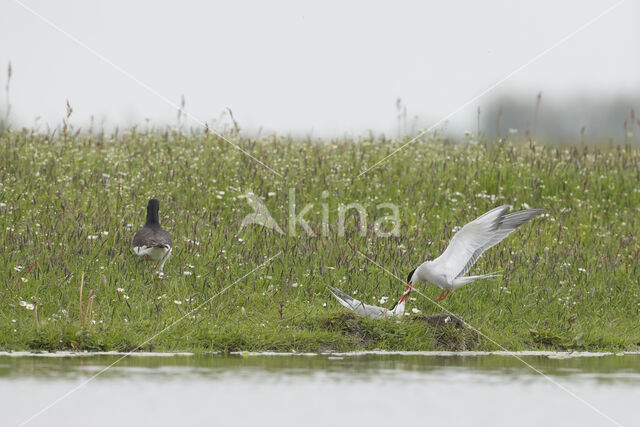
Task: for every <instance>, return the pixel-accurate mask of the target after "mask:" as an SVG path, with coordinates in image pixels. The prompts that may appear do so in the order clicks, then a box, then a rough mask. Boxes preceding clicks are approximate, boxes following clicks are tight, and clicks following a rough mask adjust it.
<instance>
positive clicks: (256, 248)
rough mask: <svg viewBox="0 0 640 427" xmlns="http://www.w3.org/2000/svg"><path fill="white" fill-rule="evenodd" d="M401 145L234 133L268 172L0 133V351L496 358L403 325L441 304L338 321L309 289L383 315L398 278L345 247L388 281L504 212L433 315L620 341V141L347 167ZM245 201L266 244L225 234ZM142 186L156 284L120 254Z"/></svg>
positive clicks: (475, 346)
mask: <svg viewBox="0 0 640 427" xmlns="http://www.w3.org/2000/svg"><path fill="white" fill-rule="evenodd" d="M405 142H406V141H395V140H394V141H390V140H379V139H376V140H370V139H361V140H358V141H351V140H349V141H347V140H339V141H331V142H321V141H292V140H290V139H287V138H278V137H271V138H265V139H262V140H259V141H255V140H247V139H234V143H237V144H238V145H239V146H240V147H242V148H243V150H245V151H247V152H248V153H250V154H251V155H252V156H254V157H256V158H257V159H259V160H260V161H262V162H264V163H265V164H266V165H268V166H269V167H271V168H273V170H274V171H276V172H277V173H278V174H281V175H282V176H278V175H277V174H274V173H272V172H271V171H270V170H269V169H267V168H265V167H263V166H260V165H259V164H257V163H256V162H255V161H254V160H252V159H251V158H249V157H248V156H246V155H244V154H243V153H242V152H240V151H239V150H237V149H235V148H234V147H232V146H231V145H230V144H229V143H228V142H225V141H223V140H221V139H219V138H215V137H211V136H205V135H199V134H193V135H186V134H184V133H181V132H177V131H174V132H165V133H161V132H142V133H140V132H138V131H136V130H135V129H131V130H128V131H125V132H122V133H121V134H120V135H119V136H118V137H117V138H114V137H105V136H103V135H96V134H90V133H87V132H80V133H77V134H70V133H67V134H65V133H60V134H58V135H55V136H54V135H44V134H39V133H33V132H29V131H11V132H4V133H2V134H0V173H1V174H2V177H3V179H2V186H0V203H1V204H0V240H1V241H2V242H3V243H2V245H3V251H2V255H1V259H0V261H1V264H0V277H1V278H2V281H1V291H0V350H89V351H108V350H120V351H127V350H132V349H135V348H136V347H138V346H139V345H140V344H142V343H145V342H146V341H147V340H148V339H149V338H150V337H152V336H154V335H156V334H158V333H160V334H159V335H158V336H156V337H155V338H153V339H152V340H151V341H149V342H147V343H146V344H144V345H143V346H142V347H141V348H140V349H139V350H140V351H176V350H184V351H196V352H198V351H236V350H248V351H268V350H272V351H291V350H296V351H327V350H335V351H349V350H371V349H382V350H434V349H441V350H448V349H454V350H455V349H459V350H462V349H466V350H498V349H499V348H497V347H496V345H495V344H493V343H492V342H491V341H490V340H488V339H486V338H483V337H482V336H477V335H474V333H472V331H469V330H454V329H449V328H447V329H437V328H431V327H428V326H425V323H424V322H423V321H421V316H424V315H428V314H433V313H439V312H441V311H442V310H440V309H439V308H438V307H436V306H434V305H433V304H432V303H431V302H430V301H429V300H427V299H426V298H424V297H423V296H421V295H418V294H414V295H413V297H415V298H416V299H415V300H412V301H410V302H409V304H408V310H409V312H410V315H409V316H406V318H405V319H403V320H402V321H400V322H398V321H396V320H395V319H387V320H382V321H375V320H369V319H362V318H359V317H355V316H351V315H348V314H345V312H344V310H343V309H342V307H340V306H339V305H338V304H337V303H336V302H335V301H333V300H332V299H331V297H330V295H329V293H328V292H327V290H326V289H325V287H324V285H325V284H333V285H336V286H338V287H340V288H341V289H343V290H344V291H346V292H349V293H354V292H357V297H358V298H360V299H362V300H363V301H365V302H367V303H376V304H378V303H377V301H378V300H379V299H380V298H382V297H383V296H386V297H388V298H389V302H388V303H387V305H389V306H390V305H391V304H392V303H393V301H394V300H395V299H397V298H398V297H399V295H400V294H401V293H402V290H403V289H402V288H403V286H402V284H401V283H400V282H398V281H396V280H395V279H394V278H392V277H391V276H389V275H388V274H387V273H385V272H384V271H382V270H381V269H380V268H378V267H376V266H375V265H373V264H371V263H370V262H369V261H367V260H366V259H364V258H363V257H361V256H359V255H358V253H357V251H361V252H362V253H363V254H365V255H367V256H368V257H371V258H372V259H374V260H375V261H376V262H377V263H379V264H381V265H382V266H384V267H385V268H388V269H389V270H390V271H392V272H393V273H394V274H395V275H397V276H399V277H402V278H404V277H405V276H406V275H407V273H408V272H409V271H410V270H411V269H412V268H413V267H415V266H416V265H417V264H418V263H420V262H421V261H423V260H424V259H427V258H429V257H433V256H436V255H437V254H439V253H440V251H441V250H443V249H444V247H446V245H447V243H448V241H449V239H450V237H451V235H452V229H453V228H454V227H455V226H461V225H463V224H464V223H466V222H468V221H470V220H472V219H473V218H475V217H476V216H478V215H479V214H482V213H483V212H485V211H487V210H489V209H490V208H492V207H495V206H498V205H501V204H506V203H508V204H512V205H514V207H515V208H516V209H521V208H522V207H523V206H527V205H528V206H531V207H540V208H544V209H546V210H547V213H548V216H545V217H544V218H541V219H537V220H535V221H533V222H532V223H530V224H527V225H525V226H524V227H523V228H522V229H521V230H519V231H518V232H517V233H514V234H513V235H512V236H510V237H509V238H508V239H507V240H506V241H505V242H503V243H502V244H501V245H499V246H497V247H496V248H493V249H492V250H490V251H489V252H487V253H486V254H485V256H483V258H482V259H481V260H480V261H479V263H478V264H477V265H476V266H475V267H474V269H473V270H472V272H490V271H495V270H500V271H502V272H503V277H502V278H498V279H492V280H484V281H481V282H477V283H474V284H471V285H469V286H468V287H465V288H462V289H461V290H459V291H456V292H455V293H453V294H452V295H451V296H450V297H449V298H448V299H447V300H445V301H444V303H443V306H444V307H446V309H447V310H450V311H451V312H453V313H456V314H457V315H459V316H460V317H462V318H463V319H465V321H466V322H468V323H469V324H471V325H473V326H474V327H476V328H478V329H479V330H480V331H482V333H483V334H486V336H487V337H489V338H490V339H491V340H493V341H495V342H497V343H499V344H500V345H501V346H503V347H504V348H506V349H508V350H532V349H573V350H591V351H618V350H637V349H638V346H639V345H640V271H639V270H638V268H637V267H638V259H639V258H640V242H639V241H638V230H639V229H640V224H639V220H638V219H639V218H640V149H638V148H633V147H629V146H627V147H603V148H584V147H575V146H554V145H535V144H529V143H528V142H526V143H525V142H518V141H514V142H509V141H507V142H502V143H491V144H477V145H473V144H452V143H448V142H446V141H441V140H430V139H429V140H427V139H425V140H420V141H417V142H415V143H414V144H412V145H411V146H409V147H407V148H406V149H404V150H402V151H400V152H398V153H397V154H396V155H394V156H392V157H390V158H389V159H388V160H387V161H385V163H384V164H382V165H381V166H379V167H377V168H375V169H373V170H371V171H370V172H368V173H367V174H365V175H363V176H361V177H358V174H360V173H361V172H362V171H363V170H365V169H366V168H367V167H370V166H372V165H374V164H375V163H376V162H377V161H379V160H382V159H383V158H384V157H386V156H387V155H389V154H391V153H392V152H393V150H395V149H396V148H398V147H400V146H401V145H402V144H403V143H405ZM250 192H252V193H255V194H256V195H257V196H259V197H260V198H261V199H263V200H264V203H265V206H266V207H267V208H268V209H269V211H270V213H271V215H272V216H273V218H274V219H275V220H276V221H277V223H278V225H279V226H280V227H281V229H282V230H283V231H284V232H285V233H284V235H281V234H279V233H277V232H276V231H273V230H268V229H264V228H262V227H259V226H256V225H250V226H247V227H244V228H242V227H241V224H242V221H243V218H245V216H246V215H248V214H251V213H252V212H253V210H252V208H251V206H250V205H249V204H248V203H247V200H246V197H245V196H246V195H247V194H248V193H250ZM291 194H293V195H294V196H295V203H296V206H297V207H298V210H297V212H299V211H300V209H301V208H302V207H303V206H305V205H307V204H311V205H312V207H311V209H310V210H309V213H308V214H307V215H306V216H305V219H306V220H307V221H308V223H309V226H310V228H311V229H312V230H313V232H314V233H315V234H316V236H309V235H308V234H307V233H306V232H305V231H304V230H303V229H302V227H301V226H300V225H298V226H297V229H296V231H297V236H295V237H294V236H290V235H289V233H288V229H289V228H288V227H289V224H288V215H289V203H290V200H291ZM150 197H157V198H159V199H160V201H161V206H160V217H161V222H162V224H163V226H164V227H165V228H166V229H167V230H169V231H170V232H171V233H172V234H173V236H174V244H175V249H174V251H173V255H172V257H171V259H170V260H169V261H168V262H167V264H166V266H165V273H166V277H165V278H164V279H158V278H156V277H154V276H152V275H150V274H149V273H148V272H147V270H146V268H145V265H144V263H143V262H141V261H140V260H139V259H137V257H135V256H134V255H133V254H132V251H131V249H130V243H131V239H132V237H133V233H134V232H135V230H136V229H137V228H139V227H140V226H141V225H142V223H143V222H144V208H145V206H146V201H147V199H148V198H150ZM356 202H357V203H360V204H361V205H362V206H364V207H365V209H366V212H367V214H368V216H367V218H368V221H367V226H366V233H365V235H364V236H363V235H361V232H360V231H361V230H360V228H359V227H358V222H357V221H356V219H357V217H356V214H355V212H354V211H349V213H348V215H347V216H346V226H345V234H344V236H341V235H340V233H339V230H338V226H337V224H338V222H339V221H338V220H339V218H338V211H339V208H338V206H339V204H349V203H356ZM381 203H393V204H394V205H396V206H398V209H399V217H400V224H399V233H398V235H397V236H390V237H379V236H377V235H376V233H375V232H374V227H375V225H374V223H375V221H376V220H380V221H381V224H382V226H383V227H387V228H389V227H390V224H389V223H388V221H387V222H384V221H382V217H384V216H385V215H389V210H388V209H384V208H380V207H379V204H381ZM325 211H326V212H328V216H329V227H328V230H327V232H326V233H323V226H322V216H323V212H325ZM356 250H357V251H356ZM277 254H280V255H278V256H277V257H276V258H275V259H273V261H272V262H269V263H267V264H266V265H264V267H262V268H259V269H258V270H256V271H255V272H253V273H251V274H249V275H247V274H248V273H250V272H251V271H252V270H254V269H255V268H256V267H258V266H260V265H261V264H263V263H264V262H265V261H266V260H268V259H269V258H271V257H273V256H276V255H277ZM83 274H84V280H83V281H82V280H81V278H82V276H83ZM245 275H247V276H246V277H245V278H244V279H242V280H240V281H238V282H237V283H235V284H234V282H236V281H237V280H238V279H240V278H242V277H243V276H245ZM81 283H82V293H81V292H80V291H81V286H80V285H81ZM230 285H232V286H231V287H229V288H228V289H226V288H227V287H228V286H230ZM118 289H122V291H118ZM419 290H420V291H421V292H423V293H424V294H425V295H427V296H429V297H430V298H432V299H433V298H435V297H437V295H438V294H439V290H438V289H436V288H435V287H433V286H429V287H420V288H419ZM221 292H222V293H221ZM219 293H220V294H219ZM217 294H219V295H217ZM216 295H217V296H216ZM23 301H24V304H26V306H22V305H21V302H23ZM81 301H82V302H81ZM201 304H203V305H202V307H201V308H200V309H198V310H197V311H195V312H193V313H191V314H189V313H190V311H191V310H193V309H194V308H196V307H198V306H199V305H201ZM325 304H326V306H325ZM31 305H33V310H31V309H29V308H31ZM81 307H82V308H81ZM413 308H416V309H418V310H420V313H413V312H411V309H413ZM181 318H182V320H181V321H180V322H179V323H178V324H176V325H174V326H173V327H171V328H169V329H168V330H166V331H164V332H162V331H163V330H164V329H165V328H166V327H167V326H169V325H171V324H172V323H173V322H175V321H176V320H178V319H181Z"/></svg>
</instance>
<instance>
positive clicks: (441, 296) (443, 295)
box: [436, 289, 451, 301]
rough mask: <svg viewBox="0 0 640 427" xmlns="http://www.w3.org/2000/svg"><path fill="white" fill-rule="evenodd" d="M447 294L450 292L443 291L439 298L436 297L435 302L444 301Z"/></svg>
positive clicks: (447, 290)
mask: <svg viewBox="0 0 640 427" xmlns="http://www.w3.org/2000/svg"><path fill="white" fill-rule="evenodd" d="M445 292H446V293H445ZM449 292H451V291H450V290H449V289H443V290H442V293H441V294H440V296H439V297H438V299H437V300H436V301H442V300H444V299H445V298H446V297H447V296H448V295H449Z"/></svg>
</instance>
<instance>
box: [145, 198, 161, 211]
mask: <svg viewBox="0 0 640 427" xmlns="http://www.w3.org/2000/svg"><path fill="white" fill-rule="evenodd" d="M159 208H160V202H159V201H158V199H149V203H148V204H147V209H149V210H152V211H153V210H156V211H157V210H158V209H159Z"/></svg>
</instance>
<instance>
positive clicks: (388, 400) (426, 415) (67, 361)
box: [0, 354, 640, 426]
mask: <svg viewBox="0 0 640 427" xmlns="http://www.w3.org/2000/svg"><path fill="white" fill-rule="evenodd" d="M120 358H121V356H120V355H99V356H88V357H56V358H53V357H38V356H29V357H13V356H6V355H5V356H0V401H1V402H3V403H4V404H6V405H7V406H6V407H8V408H13V409H14V411H11V415H10V416H9V417H8V419H7V418H6V416H5V419H4V421H9V422H8V423H7V424H5V423H3V425H14V424H18V423H20V422H22V421H24V420H25V419H26V418H28V417H29V416H30V415H32V414H33V413H35V412H36V411H37V410H38V409H41V408H43V407H45V406H46V405H48V404H49V403H51V402H52V401H54V400H55V399H56V398H58V397H59V396H60V395H63V394H64V393H66V392H68V391H69V390H71V389H73V388H74V387H77V386H79V385H81V384H83V382H85V381H86V380H87V379H89V378H91V376H93V375H95V374H97V373H98V372H100V371H101V370H103V369H104V368H105V367H107V366H109V365H111V364H112V363H114V362H115V361H117V360H118V359H120ZM523 359H524V360H525V361H526V362H527V363H529V364H531V365H532V366H534V367H535V368H536V369H538V370H540V371H542V372H544V373H545V375H548V376H549V378H550V379H551V381H550V380H548V379H545V378H543V377H542V376H540V375H539V374H537V373H535V372H534V371H533V370H531V369H530V368H528V367H526V366H525V365H524V364H523V363H522V362H521V361H519V360H518V359H516V358H514V357H511V356H506V355H500V356H497V355H476V356H468V355H467V356H440V355H416V354H414V355H381V354H369V355H358V356H351V355H341V356H335V355H313V356H309V355H304V356H303V355H297V356H242V355H176V356H167V357H144V356H133V357H126V358H124V359H122V360H120V361H119V362H118V363H117V364H116V365H115V366H113V367H112V368H110V369H108V370H106V371H105V372H104V373H102V374H100V375H99V376H98V377H97V378H96V379H95V380H94V381H91V382H89V383H88V384H87V385H86V386H83V387H82V388H80V389H79V390H78V391H77V392H75V393H73V394H72V395H70V396H69V397H68V398H66V399H64V400H63V401H62V402H60V403H59V404H56V405H55V406H54V407H52V408H51V409H50V410H48V411H47V412H45V413H44V414H43V415H42V416H40V417H38V418H36V419H35V420H34V421H33V423H30V424H29V425H54V424H57V423H65V425H75V424H78V425H80V424H83V425H84V424H86V423H87V422H88V420H91V423H92V424H93V425H99V426H100V425H105V426H106V425H114V424H124V425H134V424H141V425H146V424H148V423H149V422H150V421H153V422H152V424H154V425H185V424H209V423H208V422H203V420H208V419H209V418H208V417H210V416H211V412H212V411H213V412H215V419H216V420H217V421H218V422H217V423H216V424H217V425H234V426H235V425H255V424H261V425H271V424H273V425H279V426H282V425H323V426H324V425H326V424H335V425H346V424H354V425H362V424H363V423H370V424H374V425H380V424H383V423H403V424H404V423H405V422H414V423H418V424H426V423H428V424H431V423H434V422H435V423H439V424H442V425H489V424H490V425H514V424H517V425H539V424H540V423H543V422H546V423H549V422H553V423H554V424H555V423H557V422H558V420H559V417H567V416H568V417H569V418H567V420H568V421H570V422H569V424H571V425H574V424H580V425H607V424H608V423H611V420H609V419H607V416H610V417H612V418H613V419H615V420H616V421H617V422H619V423H621V424H623V425H624V424H629V423H631V424H633V422H634V421H635V414H634V413H633V412H632V411H633V402H634V401H637V400H638V398H640V387H639V386H640V363H638V362H640V356H639V355H625V356H615V355H608V356H601V357H581V358H565V359H557V358H549V357H546V356H524V357H523ZM554 383H560V384H561V385H562V386H563V387H565V388H567V389H570V390H571V392H572V393H575V394H576V395H577V396H579V397H580V399H584V401H586V402H588V404H587V403H585V402H583V401H580V400H579V399H577V398H575V397H574V396H571V394H570V393H567V392H566V391H564V390H562V389H561V388H560V387H558V385H557V384H554ZM589 405H593V406H594V407H596V408H598V410H602V412H603V413H604V414H605V415H604V416H603V415H602V414H598V412H597V410H594V409H593V408H591V407H590V406H589ZM3 406H4V405H3ZM109 408H118V410H117V411H114V410H112V409H109ZM180 408H181V409H180ZM176 411H177V412H176ZM3 412H4V411H3ZM5 414H6V413H5ZM514 420H517V422H514Z"/></svg>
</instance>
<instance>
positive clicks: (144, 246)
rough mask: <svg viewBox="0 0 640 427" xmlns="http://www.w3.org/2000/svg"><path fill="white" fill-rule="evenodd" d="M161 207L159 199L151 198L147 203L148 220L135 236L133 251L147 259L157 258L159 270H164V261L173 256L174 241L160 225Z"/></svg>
mask: <svg viewBox="0 0 640 427" xmlns="http://www.w3.org/2000/svg"><path fill="white" fill-rule="evenodd" d="M159 208H160V202H159V201H158V200H156V199H151V200H149V203H148V204H147V222H145V224H144V227H142V228H141V229H140V230H138V231H136V234H135V235H134V236H133V251H134V252H135V254H136V255H139V256H144V257H145V259H147V260H148V259H149V258H151V259H153V260H155V261H156V269H157V271H158V272H162V267H164V263H165V262H167V259H169V256H171V250H172V249H173V241H172V240H171V234H169V232H168V231H166V230H163V229H162V227H160V218H159V217H158V209H159Z"/></svg>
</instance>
